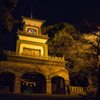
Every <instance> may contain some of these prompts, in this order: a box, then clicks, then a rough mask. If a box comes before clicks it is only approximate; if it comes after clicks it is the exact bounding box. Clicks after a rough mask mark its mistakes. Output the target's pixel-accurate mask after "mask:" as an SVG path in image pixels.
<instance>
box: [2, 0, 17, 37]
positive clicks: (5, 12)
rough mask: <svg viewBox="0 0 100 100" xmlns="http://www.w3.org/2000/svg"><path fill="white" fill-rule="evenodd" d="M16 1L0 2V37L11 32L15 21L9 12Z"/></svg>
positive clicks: (5, 0)
mask: <svg viewBox="0 0 100 100" xmlns="http://www.w3.org/2000/svg"><path fill="white" fill-rule="evenodd" d="M17 1H18V0H0V37H1V36H2V35H4V34H6V33H7V32H9V31H11V29H12V28H13V24H14V23H16V22H17V21H16V20H15V19H14V18H13V17H12V15H11V11H12V10H13V9H14V8H15V7H16V3H17Z"/></svg>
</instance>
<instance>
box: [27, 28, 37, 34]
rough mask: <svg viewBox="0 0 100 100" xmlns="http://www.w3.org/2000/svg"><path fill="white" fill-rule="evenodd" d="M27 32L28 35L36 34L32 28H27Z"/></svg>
mask: <svg viewBox="0 0 100 100" xmlns="http://www.w3.org/2000/svg"><path fill="white" fill-rule="evenodd" d="M27 32H29V34H30V35H33V34H37V30H36V29H33V28H28V29H27Z"/></svg>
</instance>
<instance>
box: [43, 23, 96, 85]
mask: <svg viewBox="0 0 100 100" xmlns="http://www.w3.org/2000/svg"><path fill="white" fill-rule="evenodd" d="M42 32H43V33H44V34H47V33H48V35H49V37H50V39H49V40H48V42H47V44H48V46H49V54H50V55H53V56H63V55H64V56H65V59H66V60H67V61H68V64H67V69H69V72H70V78H71V79H75V80H74V81H76V83H78V84H77V85H80V86H83V85H84V84H82V83H83V81H84V82H85V83H86V84H85V85H84V86H87V85H88V78H89V76H94V75H95V76H96V74H94V73H96V71H97V70H96V69H97V68H96V67H97V66H96V61H97V60H96V59H95V58H96V55H95V54H94V53H93V52H94V51H95V49H94V48H93V45H92V44H90V43H88V40H86V39H84V38H83V35H82V34H81V33H80V32H79V31H78V30H77V29H76V28H75V27H74V26H73V25H71V24H68V23H60V24H56V25H52V26H47V27H44V28H43V30H42ZM94 59H95V60H94ZM78 76H80V77H78ZM92 78H93V80H96V79H95V77H92ZM80 80H81V81H82V82H81V83H80ZM93 82H94V81H93ZM93 84H95V83H93Z"/></svg>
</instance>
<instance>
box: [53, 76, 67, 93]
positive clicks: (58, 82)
mask: <svg viewBox="0 0 100 100" xmlns="http://www.w3.org/2000/svg"><path fill="white" fill-rule="evenodd" d="M52 94H65V80H64V79H63V78H62V77H59V76H55V77H53V78H52Z"/></svg>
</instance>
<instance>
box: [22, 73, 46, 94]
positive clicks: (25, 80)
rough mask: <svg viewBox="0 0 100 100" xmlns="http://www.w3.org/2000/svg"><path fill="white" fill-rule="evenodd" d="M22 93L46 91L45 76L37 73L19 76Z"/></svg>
mask: <svg viewBox="0 0 100 100" xmlns="http://www.w3.org/2000/svg"><path fill="white" fill-rule="evenodd" d="M21 92H22V93H46V78H45V76H43V75H42V74H39V73H34V72H32V73H26V74H24V75H23V76H22V78H21Z"/></svg>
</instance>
